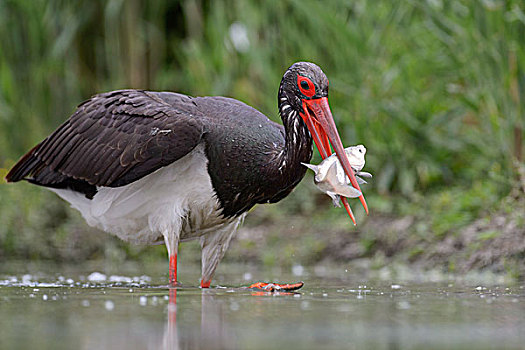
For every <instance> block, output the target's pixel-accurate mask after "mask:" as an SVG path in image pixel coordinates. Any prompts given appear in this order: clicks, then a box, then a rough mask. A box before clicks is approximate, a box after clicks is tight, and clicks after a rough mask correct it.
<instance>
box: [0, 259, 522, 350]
mask: <svg viewBox="0 0 525 350" xmlns="http://www.w3.org/2000/svg"><path fill="white" fill-rule="evenodd" d="M164 267H165V266H164V265H162V266H157V265H155V266H153V267H152V266H148V267H139V266H133V265H131V266H123V267H119V268H115V267H107V266H104V265H96V264H95V265H85V266H68V267H60V266H59V267H57V266H52V265H49V266H46V265H38V266H32V265H25V264H3V265H2V267H1V268H0V348H1V349H15V348H16V349H26V348H33V349H105V348H111V349H200V348H206V349H221V348H222V349H268V348H301V349H320V348H323V349H331V348H333V349H341V348H345V349H363V348H375V349H419V348H421V349H442V348H456V349H471V348H472V349H474V348H475V349H491V348H507V349H508V348H515V349H520V348H521V349H523V348H524V347H525V332H524V331H525V290H524V286H523V285H522V284H504V283H499V284H494V283H493V282H486V283H483V281H468V282H455V281H450V280H447V281H445V280H441V281H439V282H419V281H420V280H422V279H421V278H414V279H413V280H412V281H410V280H394V279H392V278H376V277H366V278H365V277H362V276H361V277H358V276H355V275H353V274H351V273H349V272H348V270H346V269H341V268H319V267H318V268H316V269H313V268H307V267H302V266H296V267H294V268H293V269H291V270H290V271H282V270H274V271H260V270H257V269H255V268H245V267H242V266H226V267H221V269H220V271H219V273H218V275H217V280H218V281H219V282H218V283H220V284H223V285H227V286H228V287H215V288H211V289H209V290H201V289H199V288H196V287H191V286H190V284H191V283H193V284H194V285H197V281H198V274H199V269H198V267H196V266H195V267H188V266H184V267H183V269H184V270H185V271H186V272H185V273H183V274H182V275H183V276H181V280H182V281H183V283H184V282H186V281H187V284H188V286H185V287H182V288H178V289H177V290H173V289H172V290H171V291H170V290H169V289H168V288H167V287H166V283H167V276H165V274H164V272H165V271H164ZM145 271H147V272H148V275H145V274H144V273H145ZM221 271H223V272H221ZM256 279H263V280H264V279H271V280H272V281H273V282H279V279H282V281H285V282H292V281H297V280H304V282H305V286H304V287H303V289H301V290H300V291H299V293H293V294H283V293H281V294H277V293H275V294H270V293H257V292H253V291H250V290H246V289H243V288H241V287H242V286H243V285H247V284H249V282H252V281H253V280H256ZM225 281H228V283H226V282H225Z"/></svg>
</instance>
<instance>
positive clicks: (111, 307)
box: [104, 300, 115, 311]
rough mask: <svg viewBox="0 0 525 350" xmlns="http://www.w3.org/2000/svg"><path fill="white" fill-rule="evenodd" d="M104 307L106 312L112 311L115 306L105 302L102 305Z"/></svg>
mask: <svg viewBox="0 0 525 350" xmlns="http://www.w3.org/2000/svg"><path fill="white" fill-rule="evenodd" d="M104 307H105V308H106V310H108V311H112V310H113V309H114V308H115V304H114V303H113V302H112V301H111V300H106V302H105V303H104Z"/></svg>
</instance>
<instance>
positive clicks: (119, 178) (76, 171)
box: [6, 90, 204, 187]
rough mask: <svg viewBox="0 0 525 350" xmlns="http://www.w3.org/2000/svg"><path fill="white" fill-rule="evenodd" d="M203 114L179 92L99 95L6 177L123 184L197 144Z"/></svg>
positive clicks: (47, 182) (45, 181) (55, 184)
mask: <svg viewBox="0 0 525 350" xmlns="http://www.w3.org/2000/svg"><path fill="white" fill-rule="evenodd" d="M199 116H202V115H201V112H200V111H199V110H198V108H197V107H196V105H195V104H194V103H193V102H192V98H191V97H189V96H185V95H181V94H175V93H165V92H162V93H158V92H149V91H142V90H120V91H112V92H108V93H104V94H99V95H95V96H93V97H92V98H91V99H89V100H87V101H85V102H83V103H81V104H80V105H79V106H78V108H77V110H76V111H75V113H74V114H73V115H72V116H71V117H70V118H69V119H68V120H67V121H66V122H65V123H63V124H62V125H61V126H60V127H59V128H58V129H57V130H56V131H55V132H53V133H52V134H51V135H50V136H49V137H48V138H46V139H45V140H44V141H42V142H41V143H40V144H39V145H37V146H36V147H34V148H33V149H32V150H31V151H30V152H29V153H27V154H26V155H24V156H23V157H22V158H21V159H20V161H19V162H18V163H17V164H16V165H15V166H14V167H13V168H12V169H11V171H10V172H9V174H8V175H7V176H6V179H7V180H8V181H10V182H14V181H19V180H22V179H26V180H29V181H31V182H33V183H37V184H40V185H44V186H51V187H60V186H61V184H67V185H68V186H69V185H70V184H71V183H73V182H74V180H78V181H80V182H82V184H81V185H82V186H84V185H87V184H89V185H92V186H110V187H115V186H123V185H126V184H128V183H131V182H133V181H136V180H138V179H140V178H141V177H144V176H146V175H147V174H149V173H151V172H153V171H155V170H157V169H159V168H160V167H163V166H166V165H168V164H171V163H173V162H175V161H176V160H178V159H179V158H181V157H183V156H184V155H186V154H188V153H189V152H190V151H191V150H192V149H193V148H195V146H197V144H198V143H199V142H201V139H202V136H203V133H204V126H203V121H202V118H199ZM75 186H76V185H75ZM82 186H80V187H82ZM70 187H71V186H70ZM77 187H78V186H77Z"/></svg>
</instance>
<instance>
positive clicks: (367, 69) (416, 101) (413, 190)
mask: <svg viewBox="0 0 525 350" xmlns="http://www.w3.org/2000/svg"><path fill="white" fill-rule="evenodd" d="M239 28H241V29H240V31H239ZM243 28H244V29H245V31H246V35H247V40H244V41H242V38H241V43H240V44H239V42H237V44H235V42H234V40H233V41H232V36H235V35H236V34H239V33H241V36H242V29H243ZM0 45H1V47H0V175H2V181H3V176H4V175H5V174H6V171H7V169H9V168H10V167H11V166H12V165H13V164H14V163H15V161H16V160H17V159H18V158H19V157H20V156H21V155H23V154H24V153H25V152H26V151H28V150H29V149H30V148H31V147H33V146H34V145H35V144H36V143H38V142H39V141H41V140H42V139H43V138H44V137H45V136H46V135H48V134H49V133H50V132H52V131H53V130H54V129H55V128H56V127H57V126H58V125H59V124H60V123H61V122H62V121H64V120H65V119H66V118H67V117H68V116H69V115H70V114H71V113H72V112H73V111H74V108H75V106H76V105H78V104H79V103H80V102H81V101H83V100H85V99H87V98H88V97H90V96H91V95H93V94H95V93H98V92H103V91H108V90H114V89H121V88H141V89H152V90H169V91H177V92H182V93H186V94H190V95H225V96H231V97H235V98H237V99H239V100H241V101H244V102H246V103H248V104H250V105H252V106H254V107H256V108H258V109H259V110H261V111H262V112H263V113H265V114H266V115H268V116H269V117H270V118H272V119H273V120H278V119H279V117H278V114H277V108H276V103H277V88H278V86H279V82H280V79H281V76H282V74H283V72H284V71H285V70H286V68H287V67H288V66H290V65H291V64H292V63H293V62H295V61H299V60H307V61H313V62H316V63H317V64H318V65H320V66H321V67H322V68H323V70H324V71H325V73H326V74H327V76H328V77H329V79H330V104H331V108H332V111H333V113H334V115H335V118H336V123H337V124H338V127H339V130H340V132H341V137H342V139H343V141H344V143H345V145H353V144H360V143H361V144H364V145H365V146H366V147H367V149H368V153H367V165H366V169H365V170H367V171H370V172H372V173H373V174H374V179H373V181H372V184H371V185H370V186H369V187H367V188H366V190H365V193H366V195H367V198H368V203H369V207H370V208H371V216H370V217H368V218H367V217H365V215H364V213H363V212H362V209H361V208H360V206H359V205H358V203H357V201H355V202H354V204H353V205H354V211H355V212H356V214H357V219H358V222H359V226H358V228H357V229H354V228H353V227H351V224H350V221H349V219H348V218H347V216H346V214H345V213H344V211H343V210H341V209H334V208H331V202H330V200H329V198H328V197H325V196H323V195H322V194H319V193H318V192H316V190H315V188H314V187H313V185H312V183H311V177H310V176H308V177H307V178H305V180H304V181H303V182H302V184H301V185H300V186H299V188H298V189H297V190H296V191H294V193H293V194H292V195H291V196H290V197H289V198H287V199H286V200H284V201H282V202H281V203H279V204H277V205H273V206H259V207H258V208H257V209H255V210H254V212H253V213H252V215H249V216H248V219H247V220H246V223H245V226H244V229H243V230H242V232H241V235H240V238H239V240H238V242H237V243H235V244H234V247H232V251H231V252H230V253H228V255H227V259H231V260H253V261H259V262H263V263H265V264H270V265H271V264H291V263H293V262H294V260H296V261H299V262H301V263H310V262H315V261H318V260H322V259H325V258H329V257H330V256H334V254H335V256H336V257H338V258H340V259H343V260H344V259H351V258H356V257H366V256H375V257H377V256H380V257H381V256H383V257H389V256H394V255H395V254H397V253H398V252H403V254H404V255H403V257H405V258H408V259H415V258H417V257H418V256H425V255H424V253H425V251H427V250H429V249H432V247H435V246H438V245H439V244H441V243H442V242H445V241H446V240H447V239H450V238H451V237H454V236H455V235H457V234H458V233H457V232H459V230H461V229H463V228H465V227H468V226H469V225H472V224H473V223H474V222H476V220H478V219H482V220H485V221H488V222H490V221H491V220H492V218H493V217H494V216H496V215H500V214H501V213H503V215H504V216H505V213H507V214H509V213H510V212H512V210H513V208H516V205H518V204H517V203H519V202H520V199H519V198H520V196H521V195H522V194H523V192H520V186H523V184H522V183H520V177H519V170H520V168H522V167H523V158H522V152H523V144H522V141H521V139H522V136H523V126H524V125H523V124H524V119H525V118H524V117H523V116H524V101H525V5H524V3H523V2H522V1H517V0H516V1H512V0H509V1H498V0H485V1H444V0H443V1H442V0H432V1H431V0H428V1H415V0H402V1H348V0H341V1H306V0H287V1H282V0H270V1H256V0H250V1H248V0H247V1H203V0H202V1H199V0H186V1H160V0H156V1H138V0H126V1H124V0H109V1H100V0H86V1H84V0H82V1H80V0H79V1H62V0H48V1H43V0H0ZM316 157H318V156H316ZM314 161H315V162H317V161H318V158H316V159H314ZM516 189H517V190H516ZM513 191H514V192H513ZM516 191H517V192H516ZM512 193H514V195H512V196H509V194H512ZM516 193H518V194H517V195H516ZM509 215H510V214H509ZM403 220H404V221H403ZM0 223H1V224H0V259H8V258H18V259H53V260H58V261H64V260H68V261H69V260H76V261H80V260H84V259H93V258H99V257H106V258H114V259H117V260H123V259H160V258H164V257H165V251H164V249H163V248H162V247H156V248H155V247H148V248H144V247H135V246H129V245H127V244H124V243H122V242H120V241H118V240H117V239H114V238H110V237H109V236H106V235H105V234H101V233H98V232H96V231H95V230H93V229H90V228H88V227H87V225H86V224H84V223H83V222H82V219H81V218H80V216H79V215H78V214H77V213H76V212H74V211H73V210H70V209H69V208H68V207H67V206H66V205H65V204H64V203H63V202H62V201H60V200H59V199H57V198H56V196H55V195H54V194H52V193H49V192H48V191H45V190H43V189H41V188H38V187H36V186H32V185H29V184H25V183H24V184H16V185H6V184H5V183H4V182H2V183H1V184H0ZM378 223H379V224H378ZM396 225H397V226H396ZM399 225H401V226H399ZM516 225H517V227H518V229H520V230H522V231H523V226H524V223H523V220H521V221H520V220H518V221H517V224H516ZM398 226H399V227H398ZM395 227H398V228H399V229H397V230H395ZM392 230H393V231H392ZM481 231H483V232H480V234H479V235H478V238H476V239H474V243H476V242H477V243H476V244H478V246H474V247H479V244H481V243H480V242H481V241H482V240H493V239H496V238H497V236H498V235H500V233H501V232H500V231H498V230H495V231H494V230H492V229H486V230H481ZM384 232H391V234H387V235H386V236H385V235H384ZM400 232H401V233H402V234H403V240H404V241H403V242H404V243H403V244H402V245H399V244H398V243H399V239H400V238H399V237H397V235H399V234H400ZM479 237H481V238H479ZM480 240H481V241H480ZM396 244H397V245H398V246H397V248H396ZM341 247H346V248H345V249H346V250H345V251H343V252H341V251H340V250H341ZM184 249H187V250H189V251H195V252H196V251H197V249H198V248H197V246H196V245H195V244H193V245H191V244H190V245H189V248H184V247H183V250H184ZM352 249H353V250H352ZM471 249H475V248H471ZM192 256H193V255H192ZM197 258H198V256H195V259H197ZM429 259H430V258H429ZM447 259H448V258H447ZM518 259H523V254H522V255H519V256H518ZM376 260H377V259H376ZM379 260H381V259H379ZM447 264H448V265H447V266H448V267H447V268H449V269H453V268H454V261H452V260H450V259H449V260H447Z"/></svg>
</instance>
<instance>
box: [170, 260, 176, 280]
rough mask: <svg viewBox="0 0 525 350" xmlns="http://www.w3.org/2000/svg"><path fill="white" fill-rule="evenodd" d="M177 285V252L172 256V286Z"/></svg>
mask: <svg viewBox="0 0 525 350" xmlns="http://www.w3.org/2000/svg"><path fill="white" fill-rule="evenodd" d="M176 285H177V254H174V255H172V256H170V286H171V287H175V286H176Z"/></svg>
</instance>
